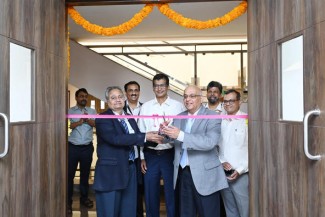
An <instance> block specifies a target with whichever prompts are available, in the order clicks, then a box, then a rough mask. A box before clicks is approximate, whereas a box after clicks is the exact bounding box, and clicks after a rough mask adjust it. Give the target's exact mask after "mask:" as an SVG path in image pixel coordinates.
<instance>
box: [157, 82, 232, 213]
mask: <svg viewBox="0 0 325 217" xmlns="http://www.w3.org/2000/svg"><path fill="white" fill-rule="evenodd" d="M201 96H202V92H201V90H200V89H199V88H198V87H197V86H189V87H187V88H186V89H185V91H184V105H185V107H186V108H187V111H185V112H182V113H180V114H179V115H188V116H189V118H188V119H175V120H174V121H173V125H172V126H167V124H168V123H167V122H166V123H165V124H163V125H161V132H162V133H163V134H165V135H166V136H168V137H169V139H171V140H174V145H175V160H174V188H176V184H177V188H176V191H178V192H177V193H178V194H179V205H180V207H179V208H180V210H179V211H180V217H196V216H197V214H198V215H199V216H200V217H218V216H220V202H219V199H220V193H219V191H220V190H221V189H224V188H227V187H228V184H227V179H226V176H225V173H224V171H223V167H222V165H221V163H220V161H219V158H218V155H217V144H218V140H219V137H220V124H221V120H220V119H208V118H203V119H196V118H191V116H192V117H193V116H194V117H195V116H196V115H215V114H216V113H215V112H214V111H210V110H209V109H207V108H205V107H203V106H202V105H201V104H202V97H201Z"/></svg>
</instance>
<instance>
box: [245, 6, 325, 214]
mask: <svg viewBox="0 0 325 217" xmlns="http://www.w3.org/2000/svg"><path fill="white" fill-rule="evenodd" d="M324 4H325V0H319V1H317V0H311V1H307V0H280V1H271V0H262V1H257V0H256V1H255V0H251V1H249V12H248V22H249V24H248V26H249V29H248V31H249V32H248V37H249V51H250V52H249V68H250V72H249V84H250V86H249V93H250V95H249V105H248V108H249V114H250V120H249V163H250V164H249V165H250V202H251V207H250V208H251V216H253V217H270V216H271V217H272V216H274V217H278V216H290V217H291V216H292V217H293V216H299V217H310V216H313V217H319V216H324V213H325V211H324V209H325V208H324V204H325V191H324V189H325V188H324V180H325V177H324V176H325V174H324V171H325V160H324V159H322V160H321V161H317V162H315V161H311V160H309V159H307V157H306V156H305V154H304V151H303V138H304V136H303V125H302V123H301V122H300V123H299V122H280V121H279V120H278V119H277V118H278V117H279V114H278V109H279V104H278V101H280V98H281V95H280V91H279V90H280V89H279V85H280V84H279V77H278V76H279V75H278V74H279V73H278V70H279V69H278V66H279V62H278V61H277V59H278V58H279V57H278V53H277V43H278V42H279V41H281V40H283V39H288V38H290V37H292V36H294V35H297V34H299V33H301V34H303V35H304V87H301V88H304V104H305V106H304V109H305V112H307V111H309V110H310V109H314V108H317V107H318V108H320V109H321V111H322V114H321V115H320V116H319V117H314V118H311V119H310V122H309V124H310V126H311V127H310V128H309V133H310V137H309V142H310V146H309V149H310V152H311V153H312V154H322V155H323V156H324V154H325V145H324V141H325V121H324V119H325V116H324V111H325V97H324V92H325V87H324V82H325V73H324V72H325V61H324V59H325V47H324V46H325V24H324V23H325V22H324V13H323V8H324V6H325V5H324ZM270 6H273V7H274V9H271V8H270ZM266 8H269V9H270V10H266ZM265 23H268V24H272V23H274V26H273V27H272V28H271V29H269V27H270V26H271V25H269V26H267V25H265ZM266 26H267V27H266ZM292 109H295V108H292ZM323 158H324V157H323Z"/></svg>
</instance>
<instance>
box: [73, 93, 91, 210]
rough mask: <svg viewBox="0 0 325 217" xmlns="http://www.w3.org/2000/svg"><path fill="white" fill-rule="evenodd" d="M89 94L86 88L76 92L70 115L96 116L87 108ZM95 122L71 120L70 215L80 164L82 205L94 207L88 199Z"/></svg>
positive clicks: (84, 119)
mask: <svg viewBox="0 0 325 217" xmlns="http://www.w3.org/2000/svg"><path fill="white" fill-rule="evenodd" d="M87 97H88V92H87V90H86V89H85V88H81V89H79V90H77V91H76V94H75V99H76V101H77V105H76V106H74V107H72V108H70V109H69V111H68V114H78V115H81V114H83V115H87V114H89V115H94V114H96V111H95V110H94V109H92V108H89V107H86V104H87ZM94 126H95V120H94V119H90V118H71V119H70V129H71V130H72V132H71V134H70V136H69V138H68V143H69V150H68V213H69V214H71V213H72V209H71V206H72V194H73V179H74V177H75V173H76V170H77V167H78V163H79V164H80V204H81V205H84V206H86V207H87V208H91V207H93V201H91V200H90V199H89V198H88V189H89V183H88V180H89V173H90V167H91V162H92V160H93V158H92V157H93V152H94V146H93V127H94Z"/></svg>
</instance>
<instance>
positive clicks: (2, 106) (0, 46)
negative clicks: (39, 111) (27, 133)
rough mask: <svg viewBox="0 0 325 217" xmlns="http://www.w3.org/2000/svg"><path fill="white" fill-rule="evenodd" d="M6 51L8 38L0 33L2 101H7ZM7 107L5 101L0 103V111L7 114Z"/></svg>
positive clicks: (0, 94)
mask: <svg viewBox="0 0 325 217" xmlns="http://www.w3.org/2000/svg"><path fill="white" fill-rule="evenodd" d="M0 22H1V21H0ZM8 51H9V44H8V39H7V38H5V37H2V36H1V35H0V53H1V55H0V99H1V100H2V101H3V102H9V82H8V80H9V72H8V68H9V63H8V61H7V57H8V55H9V53H8ZM8 109H9V107H8V104H7V103H0V112H2V113H5V114H8V113H9V110H8ZM0 126H1V124H0Z"/></svg>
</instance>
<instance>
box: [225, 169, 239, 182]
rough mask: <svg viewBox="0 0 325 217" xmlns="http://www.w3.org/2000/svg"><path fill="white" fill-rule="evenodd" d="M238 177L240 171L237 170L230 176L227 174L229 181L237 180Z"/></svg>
mask: <svg viewBox="0 0 325 217" xmlns="http://www.w3.org/2000/svg"><path fill="white" fill-rule="evenodd" d="M238 177H239V173H238V172H237V171H236V170H234V172H233V173H232V174H231V175H230V176H227V179H228V180H229V181H235V180H236V179H237V178H238Z"/></svg>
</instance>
